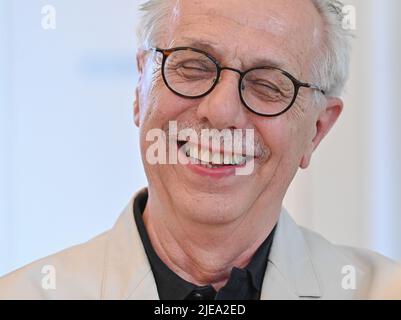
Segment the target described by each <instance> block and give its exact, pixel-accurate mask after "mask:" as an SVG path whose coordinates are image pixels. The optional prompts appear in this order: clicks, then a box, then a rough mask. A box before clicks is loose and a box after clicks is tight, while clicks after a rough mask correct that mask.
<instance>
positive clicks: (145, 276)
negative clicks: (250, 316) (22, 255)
mask: <svg viewBox="0 0 401 320" xmlns="http://www.w3.org/2000/svg"><path fill="white" fill-rule="evenodd" d="M134 198H135V196H134V197H133V198H132V199H131V201H130V202H129V204H128V206H127V207H126V208H125V209H124V211H123V213H122V214H121V216H120V217H119V218H118V220H117V222H116V223H115V225H114V226H113V227H112V229H111V230H109V231H107V232H105V233H103V234H101V235H99V236H97V237H96V238H94V239H92V240H90V241H89V242H86V243H84V244H81V245H78V246H74V247H71V248H68V249H66V250H64V251H62V252H60V253H57V254H54V255H52V256H49V257H47V258H44V259H41V260H38V261H36V262H33V263H31V264H29V265H27V266H25V267H23V268H21V269H19V270H17V271H14V272H12V273H10V274H8V275H6V276H4V277H2V278H0V299H143V300H155V299H159V296H158V293H157V287H156V283H155V279H154V277H153V274H152V271H151V268H150V265H149V261H148V259H147V256H146V254H145V250H144V247H143V245H142V242H141V239H140V236H139V234H138V231H137V227H136V224H135V219H134V216H133V200H134ZM49 266H50V267H49ZM49 268H50V269H49ZM48 270H52V271H51V272H53V271H54V273H53V275H52V276H54V279H53V280H52V281H53V282H52V284H51V285H50V286H49V285H46V283H47V284H48V282H46V281H48V278H46V277H48V276H49V275H50V273H46V272H48ZM399 270H400V266H399V265H398V264H396V263H395V262H393V261H391V260H389V259H387V258H385V257H383V256H380V255H379V254H376V253H373V252H370V251H368V250H362V249H355V248H350V247H344V246H335V245H333V244H331V243H330V242H328V241H327V240H325V239H324V238H322V237H321V236H319V235H318V234H316V233H314V232H312V231H309V230H307V229H304V228H302V227H299V226H298V225H297V224H296V223H295V222H294V221H293V220H292V219H291V217H290V216H289V214H288V213H287V212H286V211H285V210H284V209H283V211H282V213H281V216H280V218H279V222H278V226H277V229H276V233H275V236H274V240H273V244H272V248H271V251H270V256H269V261H268V265H267V269H266V275H265V278H264V282H263V286H262V293H261V299H368V298H381V297H382V291H381V289H382V288H386V287H387V284H388V283H393V284H394V279H395V278H394V276H393V274H394V273H395V272H399ZM42 272H45V274H44V273H42ZM400 274H401V272H400ZM400 285H401V284H400ZM397 293H398V291H397ZM383 296H385V293H384V295H383ZM386 298H387V296H386ZM395 298H397V297H395ZM398 298H401V291H400V296H398Z"/></svg>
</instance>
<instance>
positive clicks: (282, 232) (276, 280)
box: [261, 209, 322, 300]
mask: <svg viewBox="0 0 401 320" xmlns="http://www.w3.org/2000/svg"><path fill="white" fill-rule="evenodd" d="M321 296H322V293H321V288H320V285H319V281H318V278H317V276H316V272H315V270H314V267H313V263H312V259H311V257H310V253H309V251H308V247H307V244H306V242H305V239H304V238H303V235H302V232H301V230H300V228H299V227H298V225H297V224H296V223H295V222H294V221H293V220H292V219H291V217H290V216H289V214H288V213H287V212H286V210H285V209H283V210H282V212H281V215H280V218H279V222H278V225H277V230H276V233H275V235H274V239H273V244H272V248H271V251H270V255H269V261H268V265H267V269H266V274H265V279H264V282H263V286H262V293H261V299H262V300H272V299H299V298H319V297H321Z"/></svg>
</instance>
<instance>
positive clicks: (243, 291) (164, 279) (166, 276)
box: [134, 190, 276, 300]
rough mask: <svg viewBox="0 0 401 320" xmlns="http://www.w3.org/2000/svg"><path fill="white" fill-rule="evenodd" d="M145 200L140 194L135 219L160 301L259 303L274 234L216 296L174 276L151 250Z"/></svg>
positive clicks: (146, 194) (235, 272)
mask: <svg viewBox="0 0 401 320" xmlns="http://www.w3.org/2000/svg"><path fill="white" fill-rule="evenodd" d="M147 200H148V192H147V190H144V191H143V192H141V193H139V194H138V195H137V197H136V198H135V201H134V217H135V222H136V225H137V227H138V231H139V235H140V237H141V240H142V243H143V246H144V248H145V252H146V255H147V256H148V259H149V262H150V266H151V268H152V272H153V275H154V277H155V281H156V286H157V290H158V293H159V297H160V299H161V300H259V299H260V293H261V289H262V284H263V278H264V275H265V272H266V266H267V260H268V256H269V252H270V247H271V244H272V242H273V236H274V231H275V229H276V228H274V229H273V231H272V232H271V233H270V235H269V236H268V237H267V238H266V240H265V241H264V242H263V243H262V244H261V245H260V247H259V248H258V250H257V251H256V252H255V254H254V256H253V257H252V260H251V261H250V263H249V264H248V265H247V266H246V267H245V268H244V269H239V268H236V267H234V268H233V269H232V271H231V274H230V278H229V279H228V281H227V283H226V285H225V286H224V287H222V288H221V289H220V290H219V291H218V292H216V290H215V289H214V288H213V287H212V286H211V285H207V286H197V285H195V284H192V283H190V282H188V281H186V280H184V279H182V278H181V277H179V276H178V275H177V274H176V273H174V272H173V271H172V270H171V269H170V268H169V267H167V265H166V264H165V263H164V262H163V261H162V260H161V259H160V258H159V256H158V255H157V254H156V251H155V250H154V249H153V247H152V244H151V242H150V239H149V236H148V234H147V231H146V228H145V224H144V222H143V219H142V214H143V211H144V210H145V206H146V202H147Z"/></svg>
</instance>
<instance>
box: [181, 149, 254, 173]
mask: <svg viewBox="0 0 401 320" xmlns="http://www.w3.org/2000/svg"><path fill="white" fill-rule="evenodd" d="M182 151H184V153H185V154H186V156H187V157H188V158H193V159H197V160H200V161H201V162H202V164H204V165H205V166H206V167H208V168H213V165H221V164H226V165H242V164H245V162H246V157H244V156H242V155H238V154H234V155H231V154H224V155H223V154H222V153H221V152H210V151H209V150H207V149H201V150H200V151H199V150H198V146H196V145H190V144H189V143H188V144H186V145H184V147H183V149H182Z"/></svg>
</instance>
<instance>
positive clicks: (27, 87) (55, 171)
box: [0, 0, 401, 275]
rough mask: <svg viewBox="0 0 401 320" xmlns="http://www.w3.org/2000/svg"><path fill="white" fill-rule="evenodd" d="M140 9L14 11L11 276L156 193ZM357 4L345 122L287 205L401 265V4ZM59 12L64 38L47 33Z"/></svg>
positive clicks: (0, 199) (2, 1)
mask: <svg viewBox="0 0 401 320" xmlns="http://www.w3.org/2000/svg"><path fill="white" fill-rule="evenodd" d="M138 3H139V1H138V0H118V1H116V0H114V1H111V0H85V1H78V0H68V1H67V0H53V1H50V0H48V1H40V0H30V1H26V0H0V275H1V274H5V273H7V272H9V271H11V270H13V269H15V268H17V267H20V266H22V265H24V264H26V263H29V262H31V261H32V260H34V259H37V258H40V257H43V256H45V255H48V254H51V253H54V252H56V251H59V250H61V249H63V248H65V247H68V246H71V245H73V244H77V243H80V242H83V241H86V240H88V239H89V238H91V237H93V236H94V235H96V234H98V233H100V232H102V231H104V230H106V229H108V228H110V227H111V226H112V224H113V222H114V221H115V219H116V218H117V216H118V215H119V213H120V211H121V210H122V208H123V207H124V206H125V205H126V203H127V202H128V200H129V198H130V197H131V195H132V194H133V192H135V191H136V190H137V189H138V188H140V187H142V186H145V185H146V179H145V176H144V173H143V169H142V164H141V160H140V155H139V147H138V142H137V141H138V131H137V129H136V128H135V126H134V125H133V121H132V102H133V96H134V87H135V82H136V79H137V75H136V68H135V50H136V43H135V25H136V20H137V12H136V8H137V5H138ZM347 3H352V4H354V5H355V6H356V9H357V30H356V34H357V37H356V39H355V41H354V48H355V50H354V56H353V61H352V76H351V80H350V84H349V86H348V89H347V92H348V93H347V95H346V97H345V101H346V107H345V113H344V115H343V118H342V119H341V121H340V122H339V124H338V126H337V127H336V128H335V129H334V131H333V132H332V133H331V134H330V136H329V137H328V138H327V140H326V141H325V142H324V143H323V145H322V146H321V148H320V149H319V150H318V152H317V154H316V157H315V158H314V161H313V163H312V167H311V168H310V170H309V171H306V172H301V173H300V175H299V176H298V177H297V178H296V180H295V182H294V184H293V186H292V187H291V190H290V192H289V194H288V197H287V199H286V206H287V207H288V208H289V209H290V211H291V212H292V214H293V216H294V217H295V218H296V220H297V221H299V222H300V223H301V224H304V225H306V226H308V227H310V228H312V229H314V230H316V231H318V232H320V233H322V234H323V235H325V236H326V237H328V238H329V239H330V240H331V241H334V242H337V243H345V244H350V245H356V246H362V247H367V248H371V249H374V250H377V251H379V252H381V253H383V254H386V255H389V256H391V257H393V258H395V259H399V260H401V232H400V229H401V215H400V211H401V210H400V209H401V200H400V198H401V197H400V195H401V192H400V191H401V166H400V158H401V145H400V139H399V137H400V136H401V126H400V125H399V121H400V120H401V117H400V115H401V111H400V108H401V107H400V104H399V101H400V98H401V93H400V91H401V90H400V89H401V88H400V83H401V70H400V68H401V67H400V63H399V57H400V56H401V48H400V46H401V41H400V38H399V35H397V30H400V29H401V19H400V12H401V10H400V9H401V2H400V1H399V0H380V1H378V0H377V1H372V0H363V1H362V0H359V1H348V2H347ZM47 4H50V5H53V6H55V8H56V10H57V28H56V30H48V31H45V30H43V29H42V26H41V19H42V15H41V9H42V7H43V6H44V5H47ZM397 15H398V17H397Z"/></svg>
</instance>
